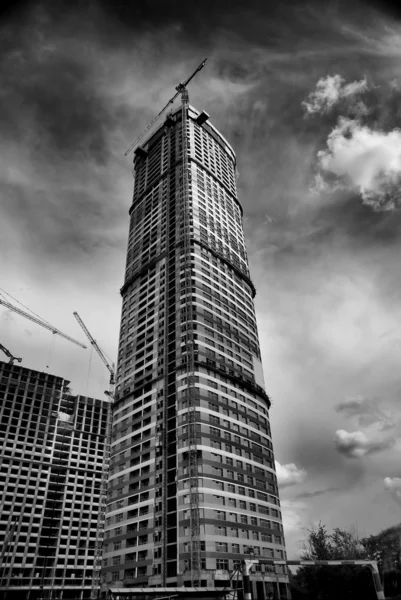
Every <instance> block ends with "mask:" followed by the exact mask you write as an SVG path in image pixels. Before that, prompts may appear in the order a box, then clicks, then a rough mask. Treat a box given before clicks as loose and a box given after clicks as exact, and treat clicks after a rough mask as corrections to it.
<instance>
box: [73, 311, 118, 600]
mask: <svg viewBox="0 0 401 600" xmlns="http://www.w3.org/2000/svg"><path fill="white" fill-rule="evenodd" d="M74 317H75V318H76V320H77V321H78V323H79V324H80V326H81V327H82V330H83V332H84V333H85V335H86V337H87V338H88V340H89V341H90V343H91V344H92V346H93V348H94V349H95V350H96V352H97V353H98V355H99V356H100V358H101V360H102V361H103V363H104V364H105V365H106V367H107V369H108V371H109V373H110V381H109V390H108V391H107V392H105V394H106V395H107V396H108V398H109V404H108V407H107V422H106V435H105V445H104V461H103V466H102V478H101V482H100V498H99V517H98V524H97V531H96V542H95V555H94V558H93V576H92V592H91V597H92V599H93V600H96V598H97V597H98V592H99V589H100V571H101V567H102V549H103V538H104V526H105V522H106V506H107V482H108V478H109V468H110V446H111V428H112V418H113V412H112V408H113V402H114V393H115V377H116V372H115V365H114V363H110V362H109V361H108V360H107V358H106V355H105V354H104V352H103V351H102V349H101V348H100V347H99V345H98V343H97V342H96V340H95V339H94V337H93V336H92V335H91V333H90V332H89V331H88V328H87V327H86V325H85V323H84V322H83V321H82V319H81V317H80V316H79V314H78V313H77V312H74Z"/></svg>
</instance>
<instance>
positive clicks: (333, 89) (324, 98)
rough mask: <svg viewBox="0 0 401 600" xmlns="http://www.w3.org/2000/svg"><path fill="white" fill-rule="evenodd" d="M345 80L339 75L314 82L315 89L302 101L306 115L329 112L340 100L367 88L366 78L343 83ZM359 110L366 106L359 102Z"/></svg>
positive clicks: (363, 109) (362, 110) (353, 95)
mask: <svg viewBox="0 0 401 600" xmlns="http://www.w3.org/2000/svg"><path fill="white" fill-rule="evenodd" d="M344 83H345V80H344V78H343V77H341V76H340V75H328V76H327V77H322V78H321V79H319V81H318V82H317V84H316V90H315V91H314V92H311V93H310V94H309V96H308V99H307V100H304V102H302V106H303V107H304V109H305V113H306V115H314V114H317V113H327V112H329V111H330V110H331V109H332V108H333V107H334V106H335V105H336V104H337V103H338V102H339V101H340V100H343V99H349V98H350V97H354V98H355V96H357V95H358V94H361V93H363V92H366V90H367V89H368V83H367V81H366V79H362V80H361V81H354V82H352V83H348V84H347V85H344ZM359 106H360V112H362V113H363V112H364V111H365V109H366V107H364V104H363V103H359Z"/></svg>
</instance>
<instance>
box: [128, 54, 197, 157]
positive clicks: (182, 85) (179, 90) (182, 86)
mask: <svg viewBox="0 0 401 600" xmlns="http://www.w3.org/2000/svg"><path fill="white" fill-rule="evenodd" d="M206 61H207V58H205V60H203V61H202V62H201V64H200V65H199V66H198V67H197V68H196V69H195V71H194V72H193V73H192V75H190V76H189V77H188V79H186V80H185V81H184V83H179V84H178V85H177V86H176V88H175V89H176V90H177V92H176V93H175V94H174V96H173V97H172V98H170V100H169V101H168V102H167V104H166V105H165V106H163V108H162V109H161V111H160V112H159V113H158V114H157V115H156V116H155V118H154V119H153V120H152V121H151V122H150V123H149V125H148V126H147V127H146V129H145V130H144V131H142V133H141V135H140V136H139V137H137V138H136V140H135V142H133V144H131V146H130V147H129V148H128V150H127V151H126V153H125V154H124V156H127V155H128V154H129V153H130V152H131V151H132V150H133V149H134V148H135V146H137V145H138V144H139V142H140V141H141V140H142V139H143V138H144V137H145V135H146V134H147V133H148V132H149V131H150V129H152V127H153V125H154V124H155V123H157V121H158V120H159V119H160V117H161V116H162V114H163V113H164V112H165V111H166V110H167V109H168V107H169V106H170V105H171V104H173V103H174V101H175V100H176V99H177V98H178V96H179V95H180V94H182V92H183V90H185V88H186V87H187V85H188V83H189V82H190V81H191V80H192V79H193V78H194V77H195V75H196V74H197V73H199V71H200V70H201V69H203V67H204V66H205V63H206Z"/></svg>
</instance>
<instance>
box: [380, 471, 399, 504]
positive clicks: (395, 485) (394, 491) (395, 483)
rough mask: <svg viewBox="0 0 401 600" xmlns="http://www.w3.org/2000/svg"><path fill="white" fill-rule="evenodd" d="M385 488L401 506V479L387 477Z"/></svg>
mask: <svg viewBox="0 0 401 600" xmlns="http://www.w3.org/2000/svg"><path fill="white" fill-rule="evenodd" d="M384 487H385V488H386V489H387V490H388V491H389V492H390V494H391V495H392V496H393V498H394V499H395V500H396V501H397V502H399V503H400V504H401V477H386V478H385V480H384Z"/></svg>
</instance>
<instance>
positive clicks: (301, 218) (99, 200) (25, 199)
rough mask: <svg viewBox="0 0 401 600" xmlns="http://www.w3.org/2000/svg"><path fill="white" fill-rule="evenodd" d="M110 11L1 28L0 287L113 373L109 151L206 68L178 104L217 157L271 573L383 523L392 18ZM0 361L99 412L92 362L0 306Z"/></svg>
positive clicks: (124, 204)
mask: <svg viewBox="0 0 401 600" xmlns="http://www.w3.org/2000/svg"><path fill="white" fill-rule="evenodd" d="M116 4H118V3H116V2H114V3H113V2H111V1H110V2H106V1H103V2H102V1H101V0H98V1H97V2H95V1H93V2H92V1H90V0H87V1H85V2H84V1H82V2H79V1H71V2H61V1H60V0H53V1H51V2H50V1H49V2H43V3H41V2H15V3H14V8H9V9H8V10H7V9H2V10H3V12H2V13H1V15H0V18H1V27H0V81H1V86H0V130H1V135H0V149H1V160H0V273H1V282H0V287H1V288H2V289H3V290H6V291H7V292H8V293H9V294H11V295H12V296H14V297H15V298H16V299H17V300H19V301H20V302H22V303H23V304H24V305H26V306H28V307H29V308H30V309H32V310H34V311H35V312H36V313H38V314H39V315H41V316H42V317H43V318H44V319H46V320H48V321H49V322H51V323H52V324H54V325H55V326H57V327H58V328H60V329H61V330H63V331H64V332H66V333H68V334H69V335H71V336H73V337H76V338H79V339H81V340H84V336H83V333H82V332H81V330H80V328H79V326H78V324H77V323H76V321H75V319H74V317H73V316H72V312H73V311H74V310H77V311H78V312H79V313H80V315H81V317H82V318H83V320H84V321H85V323H86V325H87V326H88V328H89V329H90V331H91V332H92V333H93V335H94V336H95V338H96V339H97V340H98V342H99V344H100V345H101V347H102V348H104V350H105V351H106V352H107V353H108V355H110V356H111V357H112V358H115V357H116V350H117V343H118V330H119V319H120V308H121V300H120V295H119V289H120V287H121V285H122V283H123V274H124V268H125V250H126V242H127V233H128V209H129V206H130V201H131V195H132V175H131V168H132V157H128V158H125V157H124V152H125V150H126V149H127V148H128V146H129V145H130V144H131V142H132V141H133V140H134V139H135V138H136V137H137V136H138V135H139V134H140V133H141V131H142V130H143V129H144V127H145V126H146V125H147V124H148V123H149V121H150V120H151V119H152V118H153V116H154V115H155V114H156V113H157V112H158V111H159V110H160V108H161V107H162V106H163V105H164V104H165V102H166V101H167V100H168V99H169V98H170V97H171V96H172V95H173V93H174V88H175V85H176V84H177V83H178V82H179V81H182V80H183V79H185V77H187V76H188V75H189V74H190V73H191V72H192V70H193V69H194V68H195V67H196V66H197V65H198V64H199V63H200V62H201V60H202V59H203V58H205V57H208V62H207V65H206V67H205V68H204V69H203V71H202V72H201V73H200V74H199V75H198V76H197V78H196V79H195V80H194V81H193V82H192V83H191V85H190V90H189V92H190V101H191V103H192V104H193V105H194V106H195V107H196V108H198V109H204V110H206V111H207V112H208V113H209V114H210V115H211V120H212V122H213V124H214V125H215V126H216V127H217V128H218V129H219V130H220V131H221V132H222V134H223V135H224V136H225V137H226V138H227V139H228V141H229V142H230V143H231V144H232V146H233V147H234V149H235V151H236V153H237V159H238V171H239V179H238V190H239V198H240V201H241V203H242V205H243V208H244V215H245V216H244V228H245V234H246V239H247V245H248V255H249V261H250V266H251V271H252V275H253V279H254V282H255V284H256V287H257V296H256V309H257V317H258V323H259V328H260V339H261V345H262V349H263V361H264V371H265V379H266V388H267V391H268V393H269V394H270V396H271V399H272V409H271V422H272V431H273V442H274V446H275V454H276V460H277V463H278V464H277V469H278V476H279V480H280V482H281V498H282V506H283V516H284V524H285V533H286V538H287V546H288V555H289V557H293V558H295V557H296V555H297V554H298V553H299V551H300V549H301V547H302V540H303V539H304V537H305V528H308V527H309V526H310V524H311V523H317V522H319V521H322V522H323V523H325V524H326V525H327V527H328V528H329V529H330V528H332V527H343V528H348V527H351V526H354V527H356V528H357V529H358V531H359V533H360V534H361V535H367V534H370V533H377V532H378V531H380V530H381V529H382V528H384V527H387V526H390V525H393V524H396V523H398V522H399V521H401V462H400V448H401V441H400V438H401V424H400V409H399V405H400V404H399V402H400V386H401V384H400V372H401V325H400V323H401V303H400V300H401V278H400V249H401V239H400V233H401V216H400V207H401V192H400V183H401V131H400V130H399V129H398V128H399V127H400V125H401V102H400V100H401V21H400V15H399V14H397V12H394V11H392V10H391V9H390V8H389V7H388V5H386V4H384V3H379V2H369V3H368V2H362V1H358V0H354V2H349V1H348V2H342V1H341V0H337V1H334V0H333V1H327V2H322V1H320V2H308V1H301V0H300V1H299V2H297V1H295V0H294V1H278V0H275V1H271V0H270V1H267V0H259V1H257V0H247V1H245V0H236V1H235V2H233V1H232V0H214V1H211V0H205V1H203V2H189V1H188V2H174V1H173V0H170V1H169V2H165V1H164V0H159V2H156V1H153V0H149V1H148V2H146V1H144V0H143V1H142V2H126V3H120V4H118V6H122V8H116V7H115V6H114V5H116ZM124 6H125V8H124ZM0 341H1V342H2V343H3V344H4V345H5V346H7V347H8V348H9V349H10V350H11V351H12V352H13V353H14V354H15V355H17V356H22V357H23V363H22V364H23V365H25V366H27V367H31V368H34V369H38V370H49V371H50V372H52V373H56V374H58V375H62V376H64V377H65V378H67V379H70V380H71V382H72V389H73V391H74V392H76V393H82V394H88V395H92V396H99V397H103V390H104V389H106V388H107V383H108V377H107V371H106V369H105V367H104V365H103V364H102V363H101V362H100V360H99V358H98V357H97V355H96V354H93V355H91V353H90V351H89V350H86V351H84V350H81V349H80V348H78V347H77V346H74V345H73V344H71V343H69V342H67V341H65V340H63V339H61V338H59V337H56V338H55V339H54V340H53V342H54V344H53V343H52V334H51V333H50V332H47V331H46V330H44V329H42V328H40V327H38V326H36V325H34V324H33V323H31V322H29V321H28V320H25V319H24V318H22V317H20V316H18V315H16V314H15V313H11V312H10V311H8V310H6V309H4V308H3V307H1V306H0ZM47 365H48V367H47ZM397 407H398V408H397Z"/></svg>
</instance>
